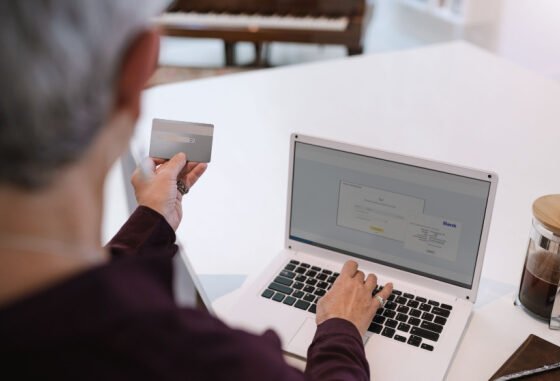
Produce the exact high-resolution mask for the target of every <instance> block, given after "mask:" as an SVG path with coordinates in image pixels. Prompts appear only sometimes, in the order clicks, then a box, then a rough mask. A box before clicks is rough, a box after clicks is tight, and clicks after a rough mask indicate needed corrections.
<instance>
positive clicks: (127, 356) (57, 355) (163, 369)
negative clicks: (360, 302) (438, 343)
mask: <svg viewBox="0 0 560 381" xmlns="http://www.w3.org/2000/svg"><path fill="white" fill-rule="evenodd" d="M174 242H175V233H174V232H173V230H172V229H171V227H170V226H169V225H168V224H167V222H166V221H165V219H164V218H163V217H162V216H161V215H159V214H158V213H156V212H155V211H153V210H151V209H149V208H146V207H140V208H138V209H137V210H136V211H135V212H134V214H133V215H132V216H131V217H130V219H129V220H128V221H127V223H126V224H125V225H124V226H123V228H122V229H121V230H120V231H119V233H118V234H117V235H116V236H115V238H113V240H112V241H111V242H110V243H109V247H110V249H111V253H112V255H113V258H112V260H111V261H110V262H108V263H106V264H103V265H101V266H98V267H95V268H92V269H90V270H88V271H85V272H83V273H80V274H78V275H76V276H74V277H72V278H69V279H66V280H64V281H63V282H60V283H58V284H56V285H54V286H52V287H49V288H48V289H45V290H42V291H40V292H38V293H35V294H34V295H31V296H29V297H26V298H24V299H21V300H19V301H17V302H15V303H12V304H10V305H8V306H4V307H3V308H2V309H0V372H1V374H3V375H4V376H6V375H8V374H12V375H17V377H16V378H17V379H22V378H33V379H44V378H47V379H51V378H54V379H57V380H143V379H155V380H166V379H168V380H243V381H249V380H304V379H305V380H368V379H369V367H368V363H367V360H366V358H365V354H364V348H363V345H362V341H361V339H360V335H359V333H358V331H357V329H356V328H355V327H354V326H353V325H352V324H351V323H350V322H348V321H346V320H342V319H331V320H328V321H326V322H324V323H323V324H321V325H320V326H319V327H318V329H317V333H316V334H315V338H314V340H313V343H312V344H311V346H310V348H309V351H308V360H307V368H306V370H305V373H302V372H300V371H299V370H297V369H295V368H292V367H290V366H289V365H288V364H286V362H285V361H284V358H283V356H282V350H281V347H280V340H279V339H278V336H277V335H276V334H275V333H274V332H272V331H267V332H265V333H264V334H263V335H262V336H255V335H251V334H249V333H246V332H243V331H239V330H234V329H231V328H229V327H227V326H226V325H225V324H224V323H222V322H221V321H219V320H218V319H215V318H214V317H212V316H210V315H208V314H207V313H205V312H201V311H198V310H194V309H185V308H179V307H178V306H177V305H176V304H175V302H174V299H173V292H172V261H171V259H172V257H173V255H174V254H175V253H176V251H177V246H176V245H175V243H174Z"/></svg>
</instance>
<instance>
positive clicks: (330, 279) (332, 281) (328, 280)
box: [327, 276, 336, 283]
mask: <svg viewBox="0 0 560 381" xmlns="http://www.w3.org/2000/svg"><path fill="white" fill-rule="evenodd" d="M335 280H336V277H335V276H330V277H329V278H328V279H327V282H329V283H334V281H335Z"/></svg>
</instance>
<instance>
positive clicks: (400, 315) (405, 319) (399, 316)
mask: <svg viewBox="0 0 560 381" xmlns="http://www.w3.org/2000/svg"><path fill="white" fill-rule="evenodd" d="M396 319H397V320H398V321H402V322H406V321H407V320H408V316H406V315H405V314H398V315H397V317H396Z"/></svg>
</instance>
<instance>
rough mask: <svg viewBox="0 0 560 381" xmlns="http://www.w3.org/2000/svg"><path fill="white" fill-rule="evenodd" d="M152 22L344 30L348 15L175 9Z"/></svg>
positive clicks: (186, 24)
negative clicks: (178, 10)
mask: <svg viewBox="0 0 560 381" xmlns="http://www.w3.org/2000/svg"><path fill="white" fill-rule="evenodd" d="M155 23H156V24H158V25H161V26H167V27H175V28H181V27H187V26H188V27H192V26H194V25H196V26H200V27H208V28H211V27H213V28H247V29H248V30H251V31H253V30H254V31H256V30H259V29H303V30H328V31H344V30H346V28H347V26H348V18H347V17H339V18H327V17H294V16H277V15H276V16H275V15H272V16H266V15H244V14H240V15H235V14H223V13H222V14H219V13H195V12H177V13H164V14H163V15H161V16H159V17H157V18H156V19H155Z"/></svg>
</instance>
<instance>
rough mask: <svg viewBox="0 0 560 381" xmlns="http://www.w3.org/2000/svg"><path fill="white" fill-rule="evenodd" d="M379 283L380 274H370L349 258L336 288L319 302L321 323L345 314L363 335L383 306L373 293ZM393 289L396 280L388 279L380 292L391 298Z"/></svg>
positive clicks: (336, 282)
mask: <svg viewBox="0 0 560 381" xmlns="http://www.w3.org/2000/svg"><path fill="white" fill-rule="evenodd" d="M376 286H377V276H375V275H374V274H369V275H368V276H367V278H366V277H365V274H364V273H363V272H362V271H360V270H358V264H357V263H356V262H354V261H348V262H346V263H345V264H344V266H342V270H341V271H340V275H339V276H338V278H337V279H336V281H335V282H334V284H333V286H332V288H331V289H330V290H329V291H328V292H327V293H326V294H325V296H323V297H322V298H321V299H319V302H318V303H317V317H316V321H317V325H319V324H321V323H323V322H324V321H326V320H328V319H332V318H341V319H345V320H348V321H350V322H351V323H353V324H354V325H355V326H356V328H357V329H358V331H359V332H360V335H362V336H363V335H365V334H366V332H367V329H368V327H369V325H370V323H371V320H372V319H373V316H374V315H375V312H376V311H377V309H378V308H379V307H380V303H379V300H377V299H376V298H374V296H372V293H373V290H374V289H375V287H376ZM392 292H393V284H392V283H387V284H386V285H385V286H384V287H383V290H381V291H380V292H379V293H377V295H379V296H380V297H382V298H383V299H384V300H387V298H388V297H389V295H391V293H392Z"/></svg>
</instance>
